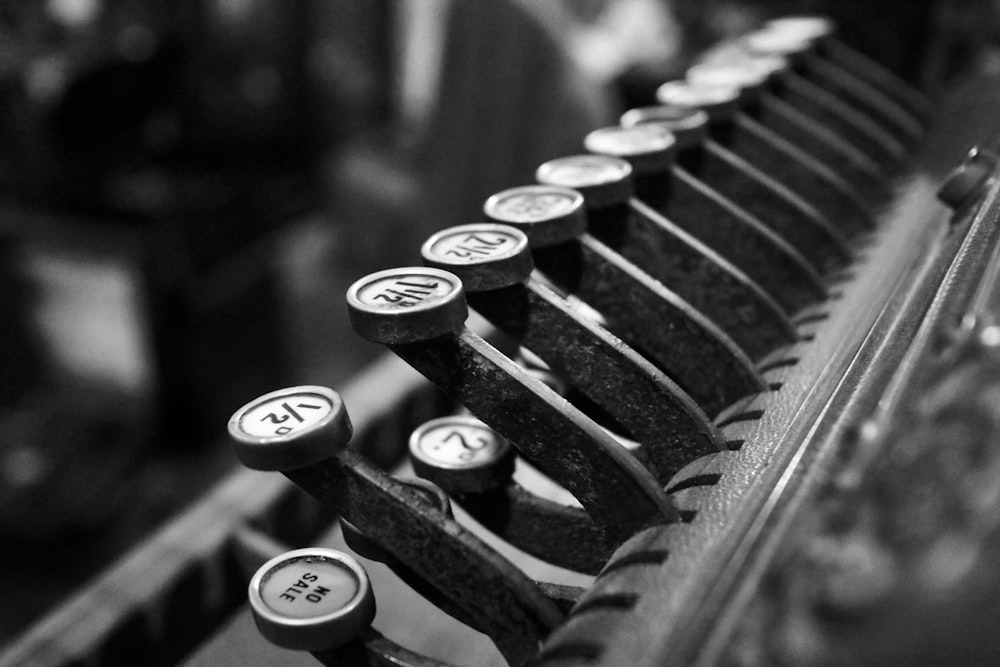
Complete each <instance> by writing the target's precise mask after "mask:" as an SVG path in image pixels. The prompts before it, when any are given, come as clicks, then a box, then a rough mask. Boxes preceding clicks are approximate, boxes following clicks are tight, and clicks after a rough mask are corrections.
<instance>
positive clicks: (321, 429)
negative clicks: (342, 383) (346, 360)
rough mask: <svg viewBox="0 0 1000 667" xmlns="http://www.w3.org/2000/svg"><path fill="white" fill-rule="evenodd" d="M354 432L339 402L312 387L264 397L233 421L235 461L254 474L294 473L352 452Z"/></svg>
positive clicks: (327, 392)
mask: <svg viewBox="0 0 1000 667" xmlns="http://www.w3.org/2000/svg"><path fill="white" fill-rule="evenodd" d="M352 433H353V429H352V427H351V420H350V418H349V417H348V415H347V410H346V409H345V408H344V403H343V401H342V400H341V399H340V396H339V395H338V394H337V393H336V392H334V391H332V390H330V389H328V388H326V387H316V386H311V385H305V386H299V387H289V388H286V389H279V390H278V391H272V392H271V393H269V394H264V395H263V396H261V397H260V398H257V399H255V400H253V401H250V402H249V403H247V404H246V405H244V406H243V407H242V408H240V409H239V410H237V411H236V412H235V413H234V414H233V416H232V418H231V419H230V420H229V435H230V436H232V439H233V442H234V444H235V447H236V456H237V458H239V460H240V462H241V463H243V465H245V466H247V467H248V468H253V469H255V470H290V469H293V468H301V467H303V466H307V465H311V464H313V463H317V462H319V461H322V460H324V459H326V458H329V457H331V456H333V455H335V454H337V453H338V452H340V451H343V450H344V449H345V448H346V447H347V443H348V442H350V440H351V435H352Z"/></svg>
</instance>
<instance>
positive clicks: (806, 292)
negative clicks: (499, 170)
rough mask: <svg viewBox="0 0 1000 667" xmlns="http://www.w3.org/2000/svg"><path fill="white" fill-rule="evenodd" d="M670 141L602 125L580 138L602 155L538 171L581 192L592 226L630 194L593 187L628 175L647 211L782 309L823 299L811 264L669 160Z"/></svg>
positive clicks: (625, 211) (625, 203)
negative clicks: (745, 278) (681, 231)
mask: <svg viewBox="0 0 1000 667" xmlns="http://www.w3.org/2000/svg"><path fill="white" fill-rule="evenodd" d="M673 145H674V139H673V137H672V136H671V135H665V134H663V133H662V132H657V131H655V130H653V129H651V128H645V127H641V126H640V127H635V128H624V127H608V128H603V129H601V130H596V131H595V132H592V133H590V134H589V135H587V139H586V146H587V148H588V149H589V150H592V151H595V152H596V151H600V152H601V153H602V155H596V156H583V157H584V158H586V159H580V158H579V157H573V156H570V157H566V158H557V159H555V160H550V161H549V162H546V163H545V164H543V165H542V166H541V167H539V169H538V176H539V180H541V181H542V182H545V183H548V184H550V185H561V186H564V187H571V188H575V189H577V190H581V189H582V191H583V193H584V200H585V201H586V203H587V217H588V222H589V226H590V228H591V229H593V230H595V231H596V230H599V229H601V228H610V230H616V229H618V228H621V227H622V221H623V220H625V219H626V218H627V217H628V215H629V212H630V211H629V209H630V203H631V202H630V199H631V197H630V196H629V190H628V188H626V187H618V188H615V189H616V191H617V192H618V193H619V194H618V196H617V197H614V196H611V195H604V194H601V195H599V196H595V194H596V187H595V185H597V184H599V185H600V188H601V190H603V191H610V190H611V188H612V186H614V185H617V182H621V183H627V182H628V181H629V180H630V179H631V177H632V174H633V173H634V174H635V178H636V183H637V191H638V192H640V193H643V194H644V196H647V197H650V198H652V199H653V201H652V202H650V203H651V208H654V210H656V211H657V212H659V213H661V214H662V215H663V216H664V217H665V218H666V219H667V220H669V221H670V222H673V223H675V224H676V225H677V226H679V227H681V228H682V229H684V230H685V231H686V232H688V233H689V234H691V235H692V236H694V237H696V238H698V239H699V240H700V241H702V242H703V243H704V244H705V245H707V246H708V247H710V248H712V249H713V250H715V251H716V252H718V253H719V254H720V255H722V256H723V257H725V258H726V259H728V260H729V261H730V262H732V263H733V264H734V265H735V266H736V267H737V268H738V269H740V270H741V271H743V272H744V273H745V274H746V275H747V276H748V277H749V278H750V279H751V280H753V281H754V282H756V283H757V284H759V285H760V286H761V287H762V288H763V289H764V290H765V291H767V293H769V294H770V295H771V296H773V297H774V299H775V300H776V301H777V302H778V304H779V305H781V306H782V307H783V308H784V309H785V311H786V312H794V311H796V310H798V309H799V308H802V307H804V306H806V305H808V304H810V303H814V302H816V301H821V300H823V298H824V297H825V288H824V287H823V283H822V280H821V278H820V276H819V274H818V273H817V271H816V270H815V268H814V267H812V266H811V265H810V264H809V262H808V261H807V260H806V259H805V258H804V257H802V255H801V254H800V253H799V252H798V251H796V250H795V249H794V248H792V247H791V246H790V245H789V244H788V243H787V242H785V241H784V239H782V238H781V237H780V236H778V235H777V234H776V233H775V232H774V231H772V230H771V229H769V228H768V227H766V226H765V225H764V224H763V223H761V222H760V221H759V220H757V219H756V218H754V217H753V216H751V215H749V214H747V213H746V211H744V210H742V209H741V208H740V207H739V206H737V205H736V204H734V203H733V202H732V201H731V200H729V199H727V198H726V197H723V196H722V195H721V194H719V192H717V191H716V190H714V189H712V188H710V187H709V186H707V185H706V184H705V183H703V182H701V181H699V180H698V179H696V178H694V177H693V176H692V175H691V174H690V173H689V172H688V171H687V170H685V169H684V168H682V167H680V166H677V165H674V164H672V162H673V155H672V149H673ZM619 158H623V159H627V160H629V161H630V162H625V161H624V160H623V159H619ZM629 164H631V168H630V169H628V170H626V169H625V168H624V167H628V166H629ZM622 165H624V167H623V166H622Z"/></svg>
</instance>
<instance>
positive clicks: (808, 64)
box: [741, 28, 923, 143]
mask: <svg viewBox="0 0 1000 667" xmlns="http://www.w3.org/2000/svg"><path fill="white" fill-rule="evenodd" d="M741 43H742V44H744V45H745V48H746V49H747V50H748V51H750V52H751V53H755V54H778V55H782V56H784V57H786V58H788V59H789V60H790V61H791V62H792V63H793V64H794V67H795V70H796V71H797V72H800V73H801V74H802V77H803V78H804V79H806V80H808V81H811V82H812V83H813V84H815V85H818V86H820V87H822V88H823V89H824V90H825V91H827V92H828V93H830V94H833V95H834V96H836V97H837V98H838V99H840V100H842V101H843V102H845V103H847V104H849V105H851V106H852V107H854V108H855V109H857V110H859V111H861V112H862V113H864V114H865V115H867V116H868V117H869V118H871V119H872V120H874V121H875V122H877V123H878V124H879V126H881V127H882V128H883V129H885V130H886V131H888V132H889V133H891V134H892V135H893V136H894V137H895V138H896V139H897V140H899V141H902V142H904V143H913V142H914V141H915V140H916V139H918V138H919V137H920V136H921V134H922V133H923V130H922V127H921V124H920V121H919V120H918V119H917V117H916V116H915V115H914V114H912V113H911V112H910V111H908V110H907V109H906V108H905V107H903V106H901V105H900V104H899V103H898V102H896V100H894V99H893V98H892V97H890V96H889V95H887V94H886V93H885V92H884V91H882V90H880V89H878V88H876V87H874V86H872V85H871V84H869V83H866V82H865V81H864V80H862V79H859V78H858V77H857V76H855V75H854V74H852V73H850V72H848V71H847V70H844V69H842V68H840V67H838V66H837V65H835V64H833V63H831V62H830V61H828V60H826V59H824V58H822V57H820V56H819V54H818V53H817V52H816V48H815V43H816V42H815V40H813V39H808V38H806V39H804V38H803V37H802V36H801V35H796V34H794V33H792V32H789V31H788V30H780V29H774V28H766V29H764V30H757V31H755V32H752V33H749V34H747V35H744V36H743V38H742V40H741Z"/></svg>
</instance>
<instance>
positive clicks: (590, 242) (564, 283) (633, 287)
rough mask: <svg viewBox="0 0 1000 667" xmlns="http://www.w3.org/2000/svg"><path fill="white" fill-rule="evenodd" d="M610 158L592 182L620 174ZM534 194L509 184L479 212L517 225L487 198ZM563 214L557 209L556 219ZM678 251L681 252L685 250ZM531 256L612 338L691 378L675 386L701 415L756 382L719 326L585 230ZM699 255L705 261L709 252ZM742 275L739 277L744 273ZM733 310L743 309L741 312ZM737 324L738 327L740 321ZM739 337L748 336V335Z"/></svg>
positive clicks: (721, 284) (540, 216) (540, 221)
mask: <svg viewBox="0 0 1000 667" xmlns="http://www.w3.org/2000/svg"><path fill="white" fill-rule="evenodd" d="M585 157H587V159H586V160H584V161H583V163H584V164H595V165H596V164H597V163H598V162H600V161H601V160H598V158H600V157H601V156H585ZM591 158H594V159H591ZM564 160H565V158H564ZM603 161H605V162H607V161H609V159H608V158H603ZM571 162H572V161H571ZM611 162H612V164H611V169H609V170H608V171H601V170H597V171H595V172H593V174H592V177H593V178H592V180H594V181H597V184H598V186H600V183H601V181H602V180H606V179H607V178H608V175H609V174H610V173H618V174H623V173H628V169H627V167H628V165H627V163H625V162H624V161H620V160H614V159H611ZM621 165H625V167H622V166H621ZM550 173H560V174H562V177H564V178H565V177H568V175H569V174H571V173H572V170H570V169H566V170H558V169H556V170H553V171H551V172H550ZM577 173H578V174H586V173H587V171H586V170H577ZM550 189H553V190H556V191H563V192H572V191H571V190H565V189H564V188H559V187H557V186H551V188H550ZM617 190H618V192H619V196H621V193H622V192H624V191H625V190H627V188H623V187H621V186H618V188H617ZM539 192H540V191H539V190H538V188H537V187H531V188H523V189H522V188H513V189H511V190H506V191H504V192H501V193H499V194H497V195H494V196H493V197H491V198H490V199H488V200H487V201H486V204H485V207H484V209H485V212H486V215H487V217H489V218H491V219H494V220H497V221H498V222H506V223H508V224H511V225H514V226H517V227H519V228H520V227H521V226H523V224H524V223H523V222H521V221H520V220H505V219H504V218H503V212H502V211H500V210H498V209H497V207H495V206H494V202H496V201H501V200H502V201H510V200H511V199H513V198H515V197H520V198H523V199H533V198H534V197H535V196H536V195H537V194H538V193H539ZM601 199H603V200H605V201H607V200H608V191H604V193H603V194H602V197H601ZM579 204H580V208H578V209H576V213H577V215H578V216H580V217H581V218H582V217H583V207H582V204H583V200H582V199H581V200H579ZM536 211H537V212H536V215H535V220H534V221H533V222H531V223H530V227H532V228H534V229H538V228H541V227H543V226H544V223H545V220H546V214H545V211H544V209H542V208H536ZM564 215H565V214H564V213H560V214H559V216H560V218H561V217H563V216H564ZM519 217H521V218H523V216H519ZM560 227H562V228H564V229H565V227H564V225H563V223H560ZM529 241H530V237H529ZM681 250H683V251H687V250H688V248H687V247H685V248H682V249H681ZM532 256H533V258H534V260H535V264H536V265H537V266H538V268H539V270H540V271H541V272H542V273H543V274H544V275H545V276H546V278H547V279H549V280H551V281H552V282H553V283H554V284H556V285H557V286H558V287H559V288H560V289H562V290H564V291H566V292H569V293H571V294H575V295H576V296H577V297H579V298H580V299H581V300H583V301H584V302H586V303H588V304H589V305H590V306H592V307H594V308H595V309H596V310H597V311H598V312H600V313H601V314H602V315H603V316H604V317H605V318H606V319H607V322H608V327H609V329H610V331H611V332H612V333H614V334H615V336H617V337H619V338H621V339H622V340H624V341H625V342H626V343H628V344H629V345H630V346H631V347H633V348H634V349H635V350H637V351H639V352H640V353H641V354H642V355H643V356H645V357H647V359H649V360H650V361H652V362H653V363H655V364H656V365H657V366H659V367H660V368H661V369H663V370H665V371H667V372H668V373H670V374H671V375H672V377H673V378H674V379H675V381H677V382H678V383H679V384H680V383H686V382H690V383H691V384H682V386H683V389H684V390H685V391H686V392H687V393H688V394H690V395H691V396H692V397H694V399H695V400H696V401H698V403H699V404H700V405H701V406H702V409H704V410H705V412H707V413H708V414H710V415H711V414H714V413H715V411H717V410H720V409H721V408H722V406H724V405H728V404H730V403H732V402H733V401H735V400H737V399H738V398H740V397H742V396H745V395H746V394H748V393H752V392H754V391H757V390H756V389H754V387H756V386H758V385H759V382H758V380H759V378H758V377H757V374H756V371H755V370H753V368H752V364H751V363H750V361H749V360H748V359H747V358H746V355H745V354H744V353H743V352H742V350H740V349H739V348H738V347H737V344H736V343H734V341H733V340H732V339H730V338H729V337H728V336H727V335H726V334H725V333H723V332H722V331H721V330H720V329H719V325H717V324H716V323H715V322H713V321H711V320H710V319H708V318H707V317H706V316H705V315H704V314H702V313H700V312H698V311H697V310H695V309H694V308H693V307H692V306H691V305H690V304H688V303H686V302H684V300H683V299H682V298H680V297H679V296H678V295H677V294H676V293H674V292H672V291H671V289H669V288H668V287H666V286H665V285H664V284H661V283H660V282H657V281H656V280H654V278H653V277H651V276H650V275H648V274H647V273H645V272H644V271H642V270H641V269H639V268H638V267H636V266H634V265H633V264H631V263H630V262H629V261H628V260H627V259H625V258H623V257H622V256H621V255H619V254H618V253H616V252H614V251H612V250H611V249H610V248H608V247H607V246H606V245H604V244H603V243H601V242H600V241H598V240H597V239H594V238H593V237H591V236H590V235H589V234H583V235H580V236H578V237H575V238H569V239H565V240H563V241H562V242H561V243H554V244H551V245H535V244H532ZM703 259H704V258H703ZM707 259H708V260H709V261H711V259H712V258H711V257H709V258H707ZM671 260H672V258H671V257H670V256H669V255H667V254H664V255H663V256H661V258H660V261H661V262H663V263H665V264H666V263H670V262H671ZM716 266H717V265H715V264H713V265H712V266H710V267H706V271H705V272H703V273H702V274H700V275H705V274H708V273H711V271H710V269H713V268H716ZM724 268H725V267H723V270H724ZM720 273H721V271H720ZM741 277H742V276H741ZM742 279H743V280H744V282H746V278H745V277H742ZM727 282H728V284H732V283H733V281H732V280H730V281H726V280H725V279H723V278H720V279H719V281H718V282H717V284H716V285H714V286H713V289H714V290H716V291H715V293H714V294H715V296H714V298H715V299H716V301H717V302H720V301H722V300H724V298H725V297H726V296H728V295H723V296H719V294H718V292H719V291H720V290H724V289H725V287H726V286H728V284H727ZM689 287H691V286H690V285H689ZM706 287H707V286H706ZM735 287H737V288H739V287H743V285H736V286H735ZM691 291H693V292H696V293H697V294H702V293H706V292H707V291H708V290H707V288H706V289H696V288H692V289H691ZM734 291H735V290H734ZM775 308H777V306H775ZM720 310H722V309H721V308H720ZM778 311H779V312H780V309H778ZM726 312H728V313H729V320H728V321H727V323H732V320H733V315H734V311H731V310H730V311H726ZM738 312H739V313H742V314H746V313H747V310H742V311H738ZM752 314H754V313H752V312H751V313H750V315H752ZM742 324H744V327H745V324H746V323H745V322H744V323H742ZM666 331H669V332H671V335H670V336H665V335H664V334H663V332H666ZM744 333H746V330H745V329H744ZM745 337H746V338H747V339H749V338H750V336H749V334H747V335H746V336H745ZM535 352H538V350H535ZM578 370H581V371H582V370H585V369H583V368H581V369H578Z"/></svg>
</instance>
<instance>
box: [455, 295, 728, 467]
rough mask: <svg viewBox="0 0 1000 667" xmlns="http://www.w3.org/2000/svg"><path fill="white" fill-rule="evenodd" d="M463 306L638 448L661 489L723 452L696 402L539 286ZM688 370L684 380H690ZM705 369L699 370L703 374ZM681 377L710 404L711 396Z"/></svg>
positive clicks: (477, 297)
mask: <svg viewBox="0 0 1000 667" xmlns="http://www.w3.org/2000/svg"><path fill="white" fill-rule="evenodd" d="M467 299H468V302H469V305H470V306H472V308H473V309H474V310H476V311H477V312H479V314H481V315H482V316H483V317H485V318H486V319H487V320H489V321H490V322H492V323H493V324H494V325H495V326H496V327H497V328H499V329H500V330H501V331H504V332H505V333H507V334H508V335H510V336H511V337H512V338H513V339H514V340H516V341H517V342H518V343H520V344H521V345H523V346H524V347H526V348H528V349H529V350H531V351H532V352H534V353H535V354H537V355H538V356H539V357H541V358H542V359H543V360H544V361H545V362H546V363H547V364H548V365H549V366H551V367H552V370H553V371H555V372H556V374H558V375H560V376H562V377H564V378H566V379H567V380H568V381H569V382H570V383H571V384H572V385H573V386H574V387H576V388H577V389H578V390H579V391H580V392H581V393H583V394H584V395H586V396H587V397H589V398H590V399H591V400H592V401H594V403H596V404H597V405H599V406H601V407H602V408H604V410H606V411H607V412H608V414H610V415H611V416H612V417H614V418H615V419H616V420H617V421H618V422H619V423H620V424H621V425H622V426H623V427H624V428H625V429H626V430H627V435H628V436H629V437H631V438H632V439H634V440H637V441H638V442H640V443H641V444H642V448H643V452H644V454H645V458H646V462H647V463H648V465H649V467H650V471H651V472H652V473H653V474H654V476H655V477H656V478H657V480H659V482H660V483H661V484H666V482H667V481H668V480H669V479H670V478H671V477H672V476H673V475H674V473H676V472H677V471H678V470H680V469H681V468H682V467H683V466H684V465H686V464H687V463H689V462H690V461H692V460H693V459H695V458H698V457H699V456H701V455H703V454H706V453H709V452H712V451H717V450H719V449H722V448H723V444H722V442H723V439H722V437H721V435H720V434H719V433H718V432H717V431H716V429H715V427H714V426H712V424H711V422H710V421H709V419H708V417H707V416H706V415H705V413H704V412H702V410H701V408H699V407H698V404H697V403H695V400H698V396H694V399H692V397H691V396H689V395H688V394H687V393H685V392H684V391H683V390H682V389H681V388H680V387H679V386H678V385H677V384H676V383H674V382H673V381H672V380H671V379H670V378H668V377H667V376H666V375H664V374H663V373H662V372H661V371H659V370H658V369H657V368H656V367H655V366H654V365H653V364H652V363H650V362H649V361H647V360H646V359H645V358H643V357H642V356H641V355H640V354H639V353H637V352H636V351H635V350H633V349H631V348H630V347H628V346H627V345H626V344H625V343H624V342H622V341H621V340H620V339H618V338H617V337H615V336H614V335H612V334H611V333H609V332H608V331H606V330H605V329H604V328H603V327H601V326H600V325H598V324H597V323H595V322H593V321H592V320H590V319H589V318H587V317H585V316H583V315H580V314H579V313H578V311H576V310H574V309H573V308H572V307H571V306H569V305H568V304H567V303H566V302H565V300H564V299H562V298H561V297H560V296H558V295H557V294H556V293H555V292H553V291H552V290H551V289H549V288H547V287H546V286H545V285H542V284H540V283H539V282H538V281H536V280H533V279H529V280H527V281H526V282H525V283H524V284H518V285H511V286H509V287H505V288H501V289H495V290H488V291H484V292H475V293H469V294H468V295H467ZM696 370H697V369H690V370H689V372H696ZM703 370H704V369H700V372H703ZM700 372H699V377H693V378H691V377H681V378H679V379H678V382H680V384H682V385H684V386H688V387H696V388H698V390H699V391H700V393H701V394H702V395H703V397H704V398H706V399H709V400H710V401H711V403H716V402H717V400H716V398H715V397H716V396H717V392H716V391H715V388H714V387H712V388H707V387H704V386H703V385H704V383H703V382H701V381H700Z"/></svg>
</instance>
